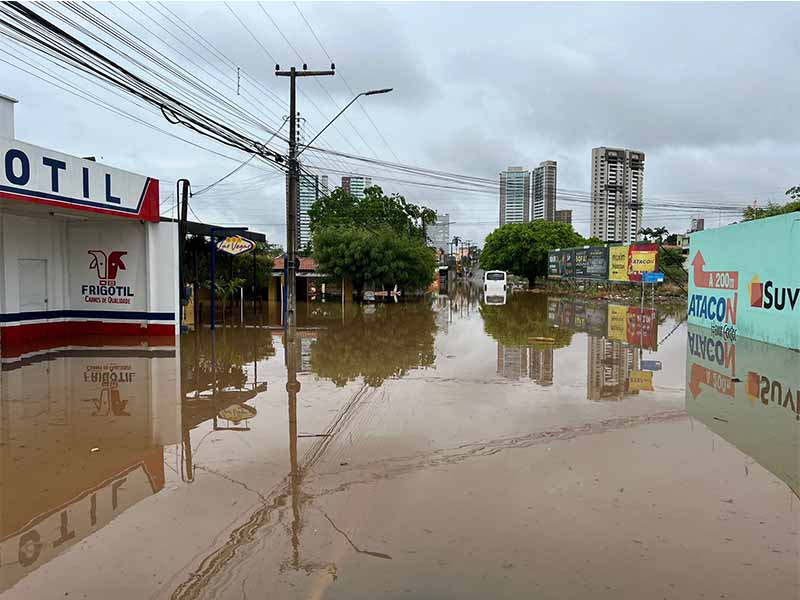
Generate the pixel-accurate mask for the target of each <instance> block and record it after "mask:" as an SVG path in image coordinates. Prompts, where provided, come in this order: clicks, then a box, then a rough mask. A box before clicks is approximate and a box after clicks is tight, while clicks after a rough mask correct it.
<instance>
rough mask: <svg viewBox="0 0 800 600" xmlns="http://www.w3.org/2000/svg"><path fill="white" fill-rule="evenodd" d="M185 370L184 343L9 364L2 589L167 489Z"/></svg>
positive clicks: (1, 402) (4, 403)
mask: <svg viewBox="0 0 800 600" xmlns="http://www.w3.org/2000/svg"><path fill="white" fill-rule="evenodd" d="M173 339H174V338H173ZM177 377H178V369H177V364H176V358H175V348H174V347H163V348H151V347H148V346H147V345H145V344H143V345H141V346H136V347H132V348H130V349H126V348H119V347H115V348H114V350H113V351H111V352H109V351H108V350H105V349H103V348H88V347H87V348H80V349H79V350H76V349H73V348H69V349H63V350H52V351H49V352H48V353H47V354H42V355H38V356H36V357H35V358H33V359H30V360H27V361H25V362H20V361H18V362H9V363H5V364H3V365H2V376H0V417H1V418H0V440H2V441H3V443H2V444H0V472H1V473H2V482H3V484H2V488H0V507H1V508H2V510H0V556H2V557H3V564H2V566H0V591H2V590H5V589H8V588H9V587H11V586H12V585H14V584H15V583H16V582H18V581H19V580H20V579H22V578H23V577H25V576H27V575H28V574H29V573H31V572H32V571H34V570H35V569H37V568H38V567H40V566H42V565H43V564H45V563H47V562H48V561H50V560H52V559H53V558H55V557H56V556H58V555H59V554H61V553H63V552H64V551H65V550H67V549H68V548H70V547H71V546H74V545H75V544H77V543H79V542H80V541H81V540H83V539H84V538H86V537H87V536H89V535H90V534H92V533H94V532H96V531H98V530H99V529H101V528H102V527H104V526H105V525H107V524H108V523H109V522H110V521H111V520H112V519H114V518H116V517H117V516H119V515H120V514H121V513H123V512H124V511H125V510H127V509H128V508H130V507H131V506H133V505H134V504H136V503H137V502H140V501H141V500H143V499H145V498H147V497H148V496H151V495H153V494H154V493H156V492H158V491H159V490H161V489H162V488H163V487H164V477H165V472H164V451H163V448H164V446H166V445H171V444H176V443H178V442H179V441H180V431H181V413H180V404H179V401H178V385H179V383H178V379H177ZM10 557H14V560H11V559H10Z"/></svg>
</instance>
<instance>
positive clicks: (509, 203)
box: [500, 167, 531, 226]
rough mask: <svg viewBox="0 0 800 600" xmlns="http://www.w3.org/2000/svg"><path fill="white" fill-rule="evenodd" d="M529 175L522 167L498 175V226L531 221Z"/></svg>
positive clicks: (509, 169)
mask: <svg viewBox="0 0 800 600" xmlns="http://www.w3.org/2000/svg"><path fill="white" fill-rule="evenodd" d="M530 199H531V174H530V171H526V170H525V169H524V168H522V167H509V168H508V170H506V171H503V172H501V173H500V225H501V226H502V225H506V224H508V223H527V222H528V221H530V220H531V212H530V211H531V200H530Z"/></svg>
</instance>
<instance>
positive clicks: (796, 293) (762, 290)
mask: <svg viewBox="0 0 800 600" xmlns="http://www.w3.org/2000/svg"><path fill="white" fill-rule="evenodd" d="M799 299H800V287H795V288H790V287H778V286H776V285H775V283H774V282H772V281H765V282H764V283H761V281H760V280H759V278H758V275H756V276H755V277H753V279H752V280H751V281H750V306H752V307H754V308H764V309H774V310H784V309H786V308H787V307H788V310H794V309H795V307H796V306H798V305H799V304H800V302H798V300H799Z"/></svg>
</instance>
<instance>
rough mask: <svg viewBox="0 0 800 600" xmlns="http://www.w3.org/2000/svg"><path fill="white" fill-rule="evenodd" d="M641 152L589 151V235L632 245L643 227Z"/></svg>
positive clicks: (603, 148)
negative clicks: (590, 208)
mask: <svg viewBox="0 0 800 600" xmlns="http://www.w3.org/2000/svg"><path fill="white" fill-rule="evenodd" d="M643 198H644V152H639V151H638V150H627V149H624V148H606V147H605V146H603V147H600V148H592V227H591V235H592V236H593V237H598V238H600V239H601V240H603V241H618V242H623V243H627V242H634V241H636V240H637V239H638V235H639V229H641V227H642V208H643Z"/></svg>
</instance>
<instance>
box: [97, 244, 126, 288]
mask: <svg viewBox="0 0 800 600" xmlns="http://www.w3.org/2000/svg"><path fill="white" fill-rule="evenodd" d="M89 254H90V255H91V256H92V260H91V262H90V263H89V268H90V269H95V270H96V271H97V278H98V279H99V280H100V281H114V280H116V279H117V271H124V270H125V268H126V267H125V263H124V262H122V257H123V256H125V255H126V254H127V252H122V251H121V250H115V251H114V252H112V253H111V254H110V255H108V256H106V253H105V252H103V251H102V250H89Z"/></svg>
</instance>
